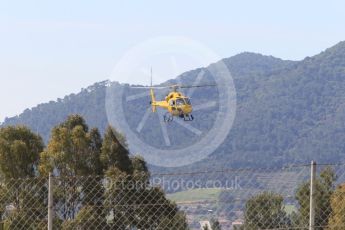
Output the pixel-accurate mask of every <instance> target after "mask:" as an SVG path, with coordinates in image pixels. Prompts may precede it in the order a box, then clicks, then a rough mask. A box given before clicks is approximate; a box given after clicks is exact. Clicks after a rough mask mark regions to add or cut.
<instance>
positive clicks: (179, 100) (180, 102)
mask: <svg viewBox="0 0 345 230" xmlns="http://www.w3.org/2000/svg"><path fill="white" fill-rule="evenodd" d="M185 104H186V103H185V101H184V100H183V99H182V98H180V99H177V100H176V105H177V106H179V105H185Z"/></svg>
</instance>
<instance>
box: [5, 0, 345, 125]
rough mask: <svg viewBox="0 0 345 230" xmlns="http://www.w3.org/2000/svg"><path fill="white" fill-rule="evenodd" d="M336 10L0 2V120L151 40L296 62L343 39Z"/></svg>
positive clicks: (86, 80) (330, 6)
mask: <svg viewBox="0 0 345 230" xmlns="http://www.w3.org/2000/svg"><path fill="white" fill-rule="evenodd" d="M206 2H209V3H206ZM344 11H345V3H344V1H340V0H339V1H315V0H314V1H297V0H289V1H284V2H283V1H277V0H271V1H265V0H262V1H245V0H244V1H238V0H237V1H229V0H224V1H182V0H181V1H178V0H174V1H170V3H168V1H149V0H146V1H113V0H111V1H84V0H83V1H82V0H80V1H67V0H60V1H34V0H31V1H16V0H11V1H10V0H8V1H2V0H0V80H1V88H0V106H1V110H0V121H2V120H3V119H4V118H5V117H6V116H7V117H10V116H14V115H17V114H19V113H21V112H22V111H23V110H24V109H25V108H31V107H33V106H35V105H37V104H38V103H42V102H47V101H50V100H55V99H56V98H58V97H64V96H65V95H66V94H69V93H73V92H78V91H79V90H80V89H81V88H82V87H86V86H88V85H91V84H93V83H94V82H98V81H102V80H105V79H108V78H109V76H110V73H111V72H112V70H113V68H114V66H115V65H116V63H117V62H118V61H119V60H120V59H121V57H122V56H123V55H124V54H125V53H126V52H127V51H128V50H129V49H131V48H132V47H133V46H136V45H137V44H140V43H142V42H143V41H146V40H148V39H151V38H155V37H157V36H184V37H187V38H190V39H193V40H196V41H199V42H201V43H202V44H203V45H205V46H206V47H208V48H209V49H211V50H213V51H214V52H215V53H217V55H218V56H219V57H230V56H233V55H235V54H237V53H240V52H243V51H251V52H260V53H263V54H267V55H273V56H276V57H279V58H283V59H292V60H300V59H303V58H304V57H305V56H312V55H314V54H317V53H319V52H320V51H322V50H324V49H326V48H327V47H330V46H332V45H334V44H336V43H337V42H339V41H341V40H345V30H344V22H345V12H344ZM211 61H214V60H213V59H210V62H211ZM154 64H156V65H157V63H154ZM193 65H197V64H196V63H195V62H190V63H189V64H188V65H185V66H183V65H182V66H180V67H179V69H178V72H183V71H185V70H188V68H192V67H193V68H194V67H197V66H193ZM169 71H170V70H167V73H164V72H163V74H165V76H167V77H168V78H169V77H171V74H175V73H171V72H169ZM140 77H141V76H138V79H136V78H133V79H131V83H135V82H137V81H138V82H139V81H140V79H139V78H140Z"/></svg>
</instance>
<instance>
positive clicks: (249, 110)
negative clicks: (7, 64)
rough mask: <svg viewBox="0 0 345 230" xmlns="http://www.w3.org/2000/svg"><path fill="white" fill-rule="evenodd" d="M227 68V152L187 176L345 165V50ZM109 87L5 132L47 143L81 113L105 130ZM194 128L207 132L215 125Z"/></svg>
mask: <svg viewBox="0 0 345 230" xmlns="http://www.w3.org/2000/svg"><path fill="white" fill-rule="evenodd" d="M223 61H224V62H225V63H226V65H227V67H228V68H229V70H230V71H231V73H232V75H233V78H234V82H235V87H236V91H237V114H236V118H235V121H234V125H233V128H232V130H231V132H230V134H229V135H228V137H227V139H226V141H225V142H224V143H223V145H221V146H220V147H219V148H218V149H217V150H216V151H215V152H214V153H213V154H212V155H211V156H210V157H209V158H208V159H206V160H204V161H201V162H198V163H195V164H193V165H190V166H188V170H191V169H196V168H205V167H207V168H212V167H214V168H221V167H266V166H281V165H286V164H292V163H301V162H303V163H306V162H309V161H310V160H311V159H314V160H316V161H318V162H322V163H330V162H339V161H343V160H342V159H343V158H344V157H345V102H344V101H345V42H341V43H339V44H337V45H335V46H334V47H332V48H329V49H327V50H326V51H324V52H322V53H320V54H319V55H316V56H313V57H307V58H305V59H304V60H301V61H284V60H281V59H278V58H274V57H271V56H263V55H260V54H254V53H242V54H239V55H236V56H234V57H231V58H227V59H223ZM200 70H201V69H196V70H192V71H189V72H186V73H184V74H182V75H181V76H178V78H179V79H180V80H181V82H183V83H191V82H193V80H195V78H196V77H197V75H198V73H199V72H200ZM108 84H109V82H101V83H96V84H95V85H93V86H90V87H89V88H87V89H83V90H82V91H81V92H80V93H78V94H71V95H69V96H66V97H65V98H63V99H58V100H57V101H55V102H49V103H44V104H40V105H38V106H37V107H35V108H32V109H27V110H25V111H24V112H23V113H22V114H20V115H18V116H16V117H12V118H6V119H5V121H4V123H3V125H4V126H6V125H12V124H25V125H28V126H30V127H31V128H32V129H33V130H35V131H37V132H39V133H40V134H41V135H42V136H43V137H44V139H45V140H47V139H48V137H49V132H50V129H51V128H52V127H53V126H54V125H56V124H57V123H59V122H61V121H63V120H64V119H65V118H66V116H67V115H69V114H71V113H79V114H81V115H83V116H84V117H85V118H86V121H87V122H88V123H89V124H90V126H96V127H99V128H100V129H101V130H104V128H105V127H106V125H107V117H106V112H105V106H104V105H105V94H106V88H107V85H108ZM210 95H211V96H210ZM195 97H198V98H200V100H207V99H208V98H210V97H212V92H211V91H208V90H204V91H200V92H197V94H196V96H195ZM148 101H149V98H147V99H145V103H139V102H138V104H137V105H134V107H133V108H134V109H135V110H138V111H145V108H147V106H148ZM133 108H132V109H133ZM211 112H212V111H209V113H207V111H206V114H211ZM142 116H143V113H141V112H138V113H134V115H133V117H132V118H131V119H132V123H133V124H135V122H137V121H138V120H140V117H142ZM210 116H211V115H210ZM129 120H130V119H129ZM149 122H154V121H149ZM197 125H200V128H201V129H203V128H205V129H207V126H208V125H210V124H209V123H208V122H205V123H202V124H197ZM150 127H151V125H148V126H147V127H146V129H148V130H147V132H150V135H149V136H146V137H147V138H148V139H153V140H159V138H162V137H161V136H162V135H161V133H160V132H158V131H155V129H152V128H151V129H150ZM148 141H150V140H148ZM185 169H186V168H185ZM170 170H172V169H170Z"/></svg>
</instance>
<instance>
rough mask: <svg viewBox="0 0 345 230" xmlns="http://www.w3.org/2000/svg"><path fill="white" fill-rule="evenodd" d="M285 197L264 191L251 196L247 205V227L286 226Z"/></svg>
mask: <svg viewBox="0 0 345 230" xmlns="http://www.w3.org/2000/svg"><path fill="white" fill-rule="evenodd" d="M283 201H284V199H283V197H282V196H281V195H278V194H274V193H270V192H264V193H261V194H259V195H256V196H254V197H252V198H250V199H249V200H248V201H247V203H246V205H245V213H244V216H245V217H244V218H245V229H249V230H251V229H274V228H284V227H286V212H285V211H284V203H283Z"/></svg>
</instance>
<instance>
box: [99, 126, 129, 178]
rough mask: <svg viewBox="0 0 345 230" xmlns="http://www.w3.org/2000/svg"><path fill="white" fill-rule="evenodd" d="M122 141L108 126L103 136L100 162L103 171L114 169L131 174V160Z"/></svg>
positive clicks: (120, 136) (121, 137)
mask: <svg viewBox="0 0 345 230" xmlns="http://www.w3.org/2000/svg"><path fill="white" fill-rule="evenodd" d="M123 140H124V138H123V136H122V135H120V134H119V133H117V131H116V130H115V129H114V128H113V127H111V126H108V128H107V130H106V131H105V134H104V140H103V145H102V153H101V162H102V163H103V167H104V168H105V169H108V168H110V167H116V168H118V169H120V170H121V171H124V172H127V173H131V171H132V165H131V160H130V158H129V152H128V150H127V148H126V147H127V146H126V142H125V141H123Z"/></svg>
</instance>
